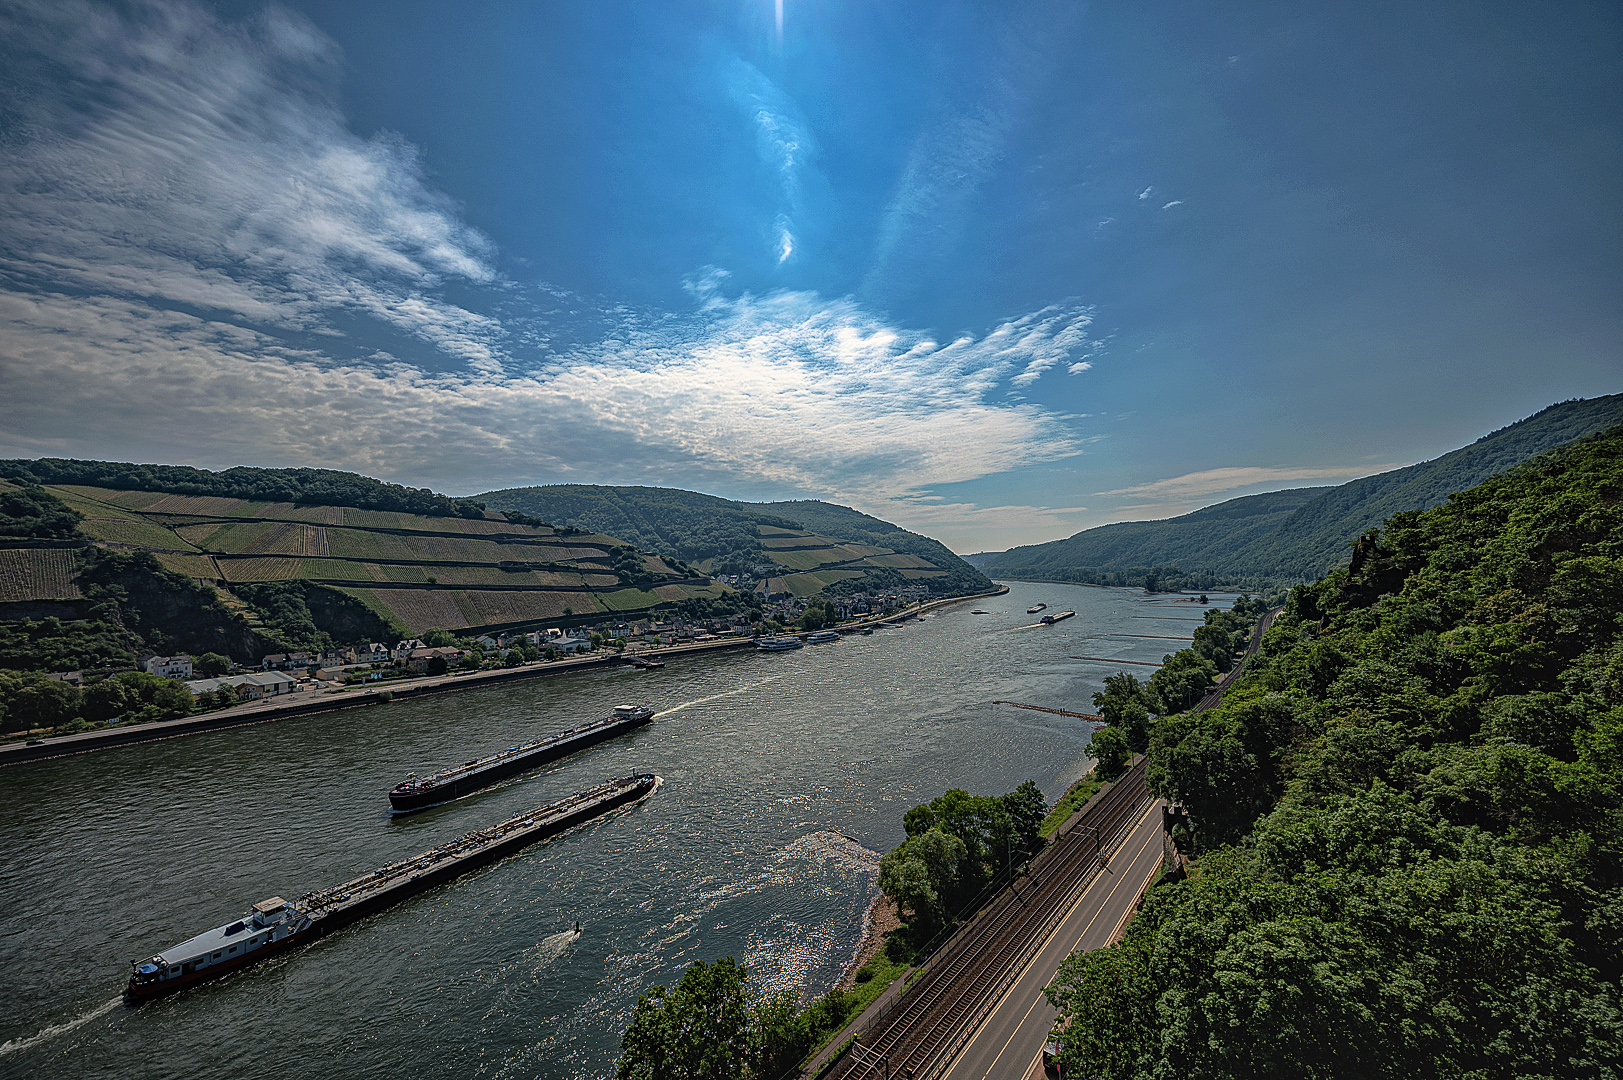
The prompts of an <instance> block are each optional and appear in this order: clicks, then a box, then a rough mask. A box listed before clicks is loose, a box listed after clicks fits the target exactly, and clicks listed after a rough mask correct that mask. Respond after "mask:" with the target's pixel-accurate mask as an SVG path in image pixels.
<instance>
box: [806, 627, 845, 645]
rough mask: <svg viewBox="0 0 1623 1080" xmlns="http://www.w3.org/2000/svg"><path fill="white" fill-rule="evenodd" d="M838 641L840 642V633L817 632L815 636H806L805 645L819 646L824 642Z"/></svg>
mask: <svg viewBox="0 0 1623 1080" xmlns="http://www.w3.org/2000/svg"><path fill="white" fill-rule="evenodd" d="M838 640H840V632H839V631H838V630H819V631H817V633H815V634H807V635H806V644H808V645H821V644H823V643H824V642H825V641H838Z"/></svg>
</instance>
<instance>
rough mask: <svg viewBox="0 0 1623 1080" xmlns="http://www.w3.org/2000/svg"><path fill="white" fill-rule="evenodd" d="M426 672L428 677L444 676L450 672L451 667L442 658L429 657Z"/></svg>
mask: <svg viewBox="0 0 1623 1080" xmlns="http://www.w3.org/2000/svg"><path fill="white" fill-rule="evenodd" d="M427 670H428V674H430V675H444V674H445V673H446V672H447V671H450V670H451V665H450V663H449V662H448V661H447V660H446V659H445V657H443V656H430V657H429V658H428V669H427Z"/></svg>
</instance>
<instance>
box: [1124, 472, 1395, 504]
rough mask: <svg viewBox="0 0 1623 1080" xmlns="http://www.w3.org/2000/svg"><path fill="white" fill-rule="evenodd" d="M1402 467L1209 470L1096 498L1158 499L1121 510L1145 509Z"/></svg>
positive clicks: (1366, 474)
mask: <svg viewBox="0 0 1623 1080" xmlns="http://www.w3.org/2000/svg"><path fill="white" fill-rule="evenodd" d="M1399 468H1402V466H1401V465H1334V466H1328V467H1316V466H1241V467H1233V468H1227V469H1206V470H1204V471H1202V472H1192V473H1185V474H1184V475H1183V476H1173V477H1169V478H1167V479H1165V480H1156V481H1153V482H1151V483H1148V484H1135V485H1133V486H1132V487H1124V488H1117V489H1116V490H1114V491H1099V492H1095V493H1094V494H1096V495H1139V496H1146V497H1149V498H1153V499H1156V500H1157V502H1154V503H1139V504H1135V506H1133V507H1123V508H1122V509H1142V508H1145V507H1149V506H1156V505H1161V506H1164V505H1166V504H1167V503H1172V502H1179V501H1186V500H1189V499H1198V498H1201V497H1203V496H1206V495H1215V494H1217V493H1219V492H1224V491H1234V490H1236V489H1238V488H1243V487H1265V486H1269V485H1273V486H1276V487H1277V486H1280V485H1283V484H1287V483H1291V482H1293V481H1298V480H1349V479H1352V478H1354V477H1359V476H1371V475H1373V474H1375V473H1380V472H1386V471H1387V470H1389V469H1399Z"/></svg>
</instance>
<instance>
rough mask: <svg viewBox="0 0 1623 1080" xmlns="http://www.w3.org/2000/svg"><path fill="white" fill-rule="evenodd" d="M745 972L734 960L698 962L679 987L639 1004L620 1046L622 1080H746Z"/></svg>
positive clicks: (660, 990)
mask: <svg viewBox="0 0 1623 1080" xmlns="http://www.w3.org/2000/svg"><path fill="white" fill-rule="evenodd" d="M750 1019H751V1018H750V1002H749V996H748V994H747V993H746V990H745V971H744V968H743V967H742V966H740V965H739V964H737V963H735V962H734V961H733V959H732V958H731V957H726V958H724V959H721V960H717V961H716V962H715V963H713V964H706V963H705V962H704V961H702V960H700V961H696V962H695V963H694V964H692V965H691V966H690V967H689V968H688V969H687V971H685V972H683V974H682V978H681V979H680V980H679V981H678V982H677V984H676V985H675V986H674V987H672V988H670V989H669V990H667V989H666V988H665V987H664V986H655V987H653V988H652V989H650V990H649V991H648V992H647V993H645V994H643V995H641V996H640V997H638V999H637V1005H636V1008H635V1010H634V1011H633V1012H632V1017H631V1026H630V1027H628V1028H626V1032H625V1035H624V1037H623V1038H622V1039H621V1040H620V1061H619V1065H618V1067H617V1068H616V1070H615V1076H616V1077H617V1080H744V1077H746V1076H747V1075H748V1070H749V1064H750V1059H751V1056H752V1055H751V1053H750V1050H751V1047H750V1038H749V1036H750Z"/></svg>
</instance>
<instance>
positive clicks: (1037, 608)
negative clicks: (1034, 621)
mask: <svg viewBox="0 0 1623 1080" xmlns="http://www.w3.org/2000/svg"><path fill="white" fill-rule="evenodd" d="M1047 606H1048V605H1047V604H1032V605H1031V606H1030V607H1028V608H1027V609H1026V614H1027V615H1035V614H1037V612H1039V611H1041V610H1043V609H1044V608H1046V607H1047Z"/></svg>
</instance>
